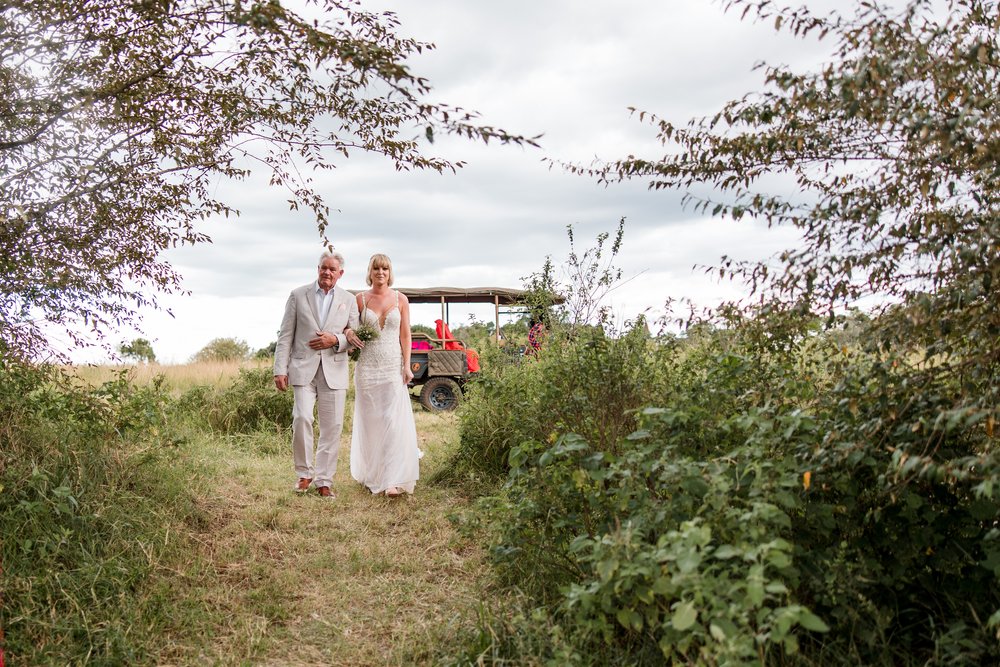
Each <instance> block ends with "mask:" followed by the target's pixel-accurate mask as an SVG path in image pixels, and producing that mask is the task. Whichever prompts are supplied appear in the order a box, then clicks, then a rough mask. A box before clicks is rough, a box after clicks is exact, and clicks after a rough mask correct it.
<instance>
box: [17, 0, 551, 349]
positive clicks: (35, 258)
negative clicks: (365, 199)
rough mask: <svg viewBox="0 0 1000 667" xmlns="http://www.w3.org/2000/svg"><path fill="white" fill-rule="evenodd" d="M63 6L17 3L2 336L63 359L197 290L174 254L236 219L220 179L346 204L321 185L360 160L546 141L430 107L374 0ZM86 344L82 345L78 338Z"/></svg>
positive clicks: (100, 0)
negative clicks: (301, 10) (45, 327)
mask: <svg viewBox="0 0 1000 667" xmlns="http://www.w3.org/2000/svg"><path fill="white" fill-rule="evenodd" d="M305 10H306V11H308V12H309V14H310V15H316V16H318V17H320V18H318V19H309V18H306V17H305V16H304V15H299V14H297V13H295V12H293V11H291V10H289V9H287V8H286V7H284V6H283V5H282V4H281V3H279V2H275V1H271V2H240V1H239V0H229V1H223V0H176V1H171V0H142V1H139V2H125V1H123V0H61V1H60V0H50V1H43V2H37V1H32V2H8V3H4V4H3V5H2V9H0V51H2V53H3V64H2V66H0V92H2V96H0V193H2V196H3V199H4V201H5V202H6V203H7V204H8V206H7V207H6V210H5V213H4V214H3V225H2V230H0V258H2V259H0V277H2V281H3V285H4V287H3V290H2V292H0V344H2V346H3V354H4V355H5V356H7V355H11V356H25V355H26V354H27V351H28V350H34V354H35V355H36V356H37V355H39V354H42V353H45V352H46V351H50V350H49V348H48V347H47V346H46V345H45V342H44V341H43V340H42V323H43V322H46V321H47V322H49V323H53V324H55V325H56V326H59V327H68V329H69V333H70V335H73V330H74V327H75V326H77V325H79V324H80V323H81V322H82V323H85V324H87V325H88V326H91V327H93V329H94V330H95V331H98V332H100V331H102V330H104V329H106V328H108V327H112V326H119V325H122V324H126V323H129V322H132V321H133V319H134V311H135V310H136V309H137V308H139V307H142V306H147V305H155V303H156V296H155V294H156V293H162V292H170V291H175V290H177V289H179V276H178V274H177V273H176V271H175V270H174V269H173V268H172V267H171V266H170V265H169V264H167V263H166V262H165V261H163V260H162V258H161V253H162V251H163V250H165V249H168V248H171V247H175V246H179V245H184V244H194V243H200V242H204V241H207V240H208V239H207V237H206V236H205V235H204V233H202V232H200V231H199V229H198V225H199V223H200V222H201V221H202V220H204V219H205V218H209V217H213V216H219V215H224V216H228V215H234V214H237V213H238V211H237V210H236V209H235V208H234V205H233V204H232V203H231V202H226V201H220V200H219V199H217V198H216V196H215V194H214V190H215V185H216V184H217V183H218V181H219V179H220V178H230V179H241V178H245V177H246V176H247V175H248V174H249V171H250V170H251V169H252V168H254V167H262V168H264V169H266V170H267V171H268V172H269V173H270V175H271V179H270V180H271V184H272V185H276V186H280V187H282V188H285V189H287V191H288V192H289V203H290V205H291V207H292V208H300V207H304V208H307V209H308V210H310V211H311V212H312V214H313V215H314V216H315V218H316V221H317V224H318V227H319V230H320V233H321V234H322V233H324V231H325V229H326V227H327V225H328V223H329V218H328V213H329V209H328V207H327V205H326V203H325V202H324V201H323V199H322V197H321V196H320V194H319V193H318V192H316V191H315V189H314V187H313V184H312V182H311V178H310V176H309V174H310V173H311V172H312V171H314V170H317V169H331V168H333V167H334V166H336V163H337V160H338V159H343V158H347V157H349V155H350V154H351V152H352V151H364V152H369V153H377V154H381V155H384V156H385V157H386V158H387V159H389V160H391V161H392V162H393V163H394V164H395V166H396V168H397V169H399V170H408V169H432V170H435V171H446V170H454V169H456V168H458V167H461V166H462V163H461V162H452V161H449V160H447V159H445V158H441V157H435V156H432V155H426V154H424V152H423V150H422V145H421V142H423V141H425V139H426V138H432V137H433V136H435V135H437V134H454V135H459V136H463V137H468V138H474V139H481V140H483V141H494V140H495V141H498V142H504V143H507V142H512V143H516V144H533V141H532V140H531V139H527V138H524V137H520V136H515V135H511V134H509V133H507V132H505V131H504V130H501V129H498V128H494V127H490V126H486V125H482V124H479V123H478V122H477V117H476V114H474V113H472V112H470V111H467V110H464V109H462V108H459V107H453V106H450V105H447V104H441V103H436V102H429V101H426V100H425V98H426V96H427V95H428V93H429V92H430V85H429V83H428V82H427V81H426V80H425V79H423V78H421V77H419V76H417V75H416V74H414V73H413V72H411V71H410V69H409V68H408V66H407V64H406V61H407V59H408V58H409V57H411V56H413V55H415V54H419V53H420V52H422V51H424V50H426V49H430V48H433V45H431V44H427V43H423V42H419V41H416V40H413V39H409V38H403V37H400V36H398V35H397V34H396V30H397V29H398V27H399V26H398V21H397V20H396V18H395V16H394V15H392V14H389V13H386V14H374V13H371V12H367V11H364V10H362V8H361V7H360V5H359V4H358V3H357V2H353V1H343V2H341V1H332V0H323V1H321V2H315V3H308V4H307V6H306V8H305ZM75 340H76V341H77V342H81V338H80V337H79V336H76V337H75Z"/></svg>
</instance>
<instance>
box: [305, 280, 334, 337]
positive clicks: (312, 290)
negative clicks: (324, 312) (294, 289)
mask: <svg viewBox="0 0 1000 667" xmlns="http://www.w3.org/2000/svg"><path fill="white" fill-rule="evenodd" d="M306 301H308V302H309V312H310V313H312V316H313V321H314V322H316V328H317V329H322V325H323V323H322V322H320V321H319V311H318V310H316V284H315V283H313V284H312V285H310V286H309V287H308V288H307V289H306ZM331 310H332V309H331Z"/></svg>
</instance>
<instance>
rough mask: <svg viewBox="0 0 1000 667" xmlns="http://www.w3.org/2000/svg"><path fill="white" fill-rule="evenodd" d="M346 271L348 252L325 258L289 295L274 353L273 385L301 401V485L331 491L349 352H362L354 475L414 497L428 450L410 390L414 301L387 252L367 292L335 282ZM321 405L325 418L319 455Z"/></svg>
mask: <svg viewBox="0 0 1000 667" xmlns="http://www.w3.org/2000/svg"><path fill="white" fill-rule="evenodd" d="M342 275H344V257H343V255H341V254H340V253H338V252H324V253H323V254H322V255H320V258H319V266H318V276H317V279H316V281H315V282H313V283H309V284H308V285H303V286H302V287H299V288H297V289H294V290H292V293H291V294H290V295H289V296H288V302H287V303H286V304H285V314H284V317H283V318H282V320H281V331H280V332H279V334H278V342H277V346H276V347H275V351H274V384H275V386H276V387H277V388H278V389H279V390H280V391H285V390H286V389H288V387H289V386H291V387H292V393H293V398H294V406H293V408H292V452H293V458H294V461H295V472H296V475H297V476H298V481H297V482H296V485H295V489H296V490H297V491H300V492H304V491H307V490H308V489H309V488H310V486H313V487H315V488H316V489H317V491H318V492H319V494H320V495H321V496H323V497H325V498H332V497H333V491H332V488H331V487H332V486H333V477H334V475H335V474H336V472H337V455H338V453H339V450H340V435H341V431H342V429H343V424H344V401H345V398H346V395H347V381H348V380H347V378H348V371H347V367H348V363H347V354H348V352H349V351H350V350H352V349H354V348H362V352H361V356H360V358H359V359H358V362H357V365H356V367H355V369H354V387H355V396H354V425H353V430H352V433H351V475H352V476H353V477H354V479H356V480H357V481H359V482H361V483H362V484H364V485H365V486H366V487H367V488H368V489H369V490H370V491H371V492H372V493H373V494H377V493H385V495H387V496H390V497H395V496H400V495H402V494H404V493H413V488H414V486H415V484H416V481H417V479H418V477H419V468H420V464H419V459H420V455H421V453H420V450H419V449H418V448H417V431H416V427H415V425H414V422H413V411H412V409H411V407H410V395H409V391H408V390H407V384H408V383H409V382H410V381H411V380H412V379H413V372H412V371H411V370H410V306H409V302H408V301H407V299H406V296H405V295H402V294H400V293H399V292H397V291H395V290H392V289H390V287H391V286H392V283H393V275H392V263H391V262H390V261H389V258H388V257H386V256H385V255H381V254H377V255H373V256H372V258H371V260H370V261H369V262H368V275H367V277H366V282H367V283H368V285H369V286H370V289H368V290H366V291H364V292H361V293H359V294H357V296H355V295H353V294H351V293H350V292H348V291H347V290H345V289H343V288H341V287H337V281H338V280H339V279H340V277H341V276H342ZM360 323H365V324H367V325H369V326H370V327H372V328H373V329H375V330H376V331H378V336H377V337H376V338H374V339H372V340H369V341H368V342H367V343H366V342H364V341H362V340H361V339H360V338H359V337H358V335H357V329H358V326H359V324H360ZM314 407H315V408H316V412H317V416H318V418H319V441H318V442H316V443H315V456H313V447H314V442H313V408H314Z"/></svg>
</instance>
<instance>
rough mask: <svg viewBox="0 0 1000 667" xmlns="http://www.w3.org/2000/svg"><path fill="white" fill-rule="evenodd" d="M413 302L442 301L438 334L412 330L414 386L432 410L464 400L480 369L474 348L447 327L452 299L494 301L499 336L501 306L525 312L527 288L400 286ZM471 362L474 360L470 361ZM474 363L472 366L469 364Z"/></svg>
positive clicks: (513, 311) (461, 301)
mask: <svg viewBox="0 0 1000 667" xmlns="http://www.w3.org/2000/svg"><path fill="white" fill-rule="evenodd" d="M399 291H400V292H402V293H403V294H405V295H406V298H407V299H409V300H410V304H415V303H440V304H441V319H440V320H438V322H439V324H438V332H437V333H438V337H436V338H431V337H430V336H427V335H426V334H421V333H417V334H413V336H412V339H413V344H412V345H413V348H412V350H411V351H410V369H411V370H412V371H413V382H412V383H411V385H410V386H411V387H417V386H419V387H420V395H419V398H418V399H417V400H419V401H420V404H421V405H423V406H424V407H425V408H427V409H428V410H430V411H431V412H441V411H445V410H454V409H455V408H457V407H458V404H459V403H460V402H461V400H462V393H463V391H464V388H465V386H466V384H467V383H469V382H470V381H472V380H473V379H475V377H476V374H477V371H478V356H477V355H475V351H474V350H473V351H471V352H472V353H471V354H470V350H469V348H468V346H467V345H466V344H465V341H462V340H456V339H454V338H452V337H451V332H450V331H449V330H448V310H449V306H450V305H451V304H453V303H457V304H466V303H492V304H493V307H494V313H495V319H496V326H495V328H494V332H495V334H494V335H496V336H499V332H500V315H501V310H500V309H501V307H502V306H503V307H508V308H509V310H507V311H503V312H505V313H517V314H520V313H521V312H523V306H522V307H521V308H518V306H521V305H522V304H523V303H524V299H525V296H526V295H527V292H525V291H524V290H518V289H509V288H504V287H474V288H469V289H464V288H460V287H426V288H410V289H406V288H399ZM470 362H471V363H470ZM470 366H471V368H470Z"/></svg>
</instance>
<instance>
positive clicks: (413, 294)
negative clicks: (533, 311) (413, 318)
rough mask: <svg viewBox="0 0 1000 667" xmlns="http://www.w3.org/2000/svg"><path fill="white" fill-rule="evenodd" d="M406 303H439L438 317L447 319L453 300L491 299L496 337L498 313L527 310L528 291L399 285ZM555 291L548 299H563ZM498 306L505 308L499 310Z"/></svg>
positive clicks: (560, 300) (484, 300)
mask: <svg viewBox="0 0 1000 667" xmlns="http://www.w3.org/2000/svg"><path fill="white" fill-rule="evenodd" d="M397 289H398V290H399V291H400V292H401V293H403V294H405V295H406V298H407V299H409V300H410V303H411V304H413V303H440V304H441V319H442V320H443V321H444V322H446V323H447V322H448V321H449V317H448V315H449V312H448V311H449V306H450V305H451V304H453V303H456V304H458V303H492V304H493V313H494V324H495V326H494V332H495V333H494V335H495V336H497V337H499V333H500V315H520V314H523V313H525V312H526V311H527V307H526V306H525V305H524V304H525V301H526V300H527V297H528V295H529V294H530V293H529V292H528V291H527V290H522V289H514V288H511V287H399V288H397ZM564 301H565V299H564V298H563V297H561V296H559V295H557V294H556V295H553V296H552V303H563V302H564ZM501 307H504V308H506V309H505V310H501Z"/></svg>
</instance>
